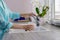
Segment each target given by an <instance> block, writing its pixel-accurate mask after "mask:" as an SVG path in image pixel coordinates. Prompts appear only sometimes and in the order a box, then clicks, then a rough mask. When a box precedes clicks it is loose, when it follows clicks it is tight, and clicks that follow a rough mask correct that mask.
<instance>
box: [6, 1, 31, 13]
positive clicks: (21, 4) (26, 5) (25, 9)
mask: <svg viewBox="0 0 60 40" xmlns="http://www.w3.org/2000/svg"><path fill="white" fill-rule="evenodd" d="M5 2H6V3H7V5H8V7H9V8H10V9H11V10H12V11H17V12H20V13H30V12H32V4H31V0H5Z"/></svg>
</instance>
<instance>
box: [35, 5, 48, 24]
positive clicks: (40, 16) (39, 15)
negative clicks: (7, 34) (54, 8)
mask: <svg viewBox="0 0 60 40" xmlns="http://www.w3.org/2000/svg"><path fill="white" fill-rule="evenodd" d="M35 10H36V13H37V16H38V17H39V19H40V24H43V23H44V16H45V15H46V14H47V11H48V10H49V7H48V6H43V7H42V12H40V10H39V8H38V7H36V8H35ZM38 17H37V19H38Z"/></svg>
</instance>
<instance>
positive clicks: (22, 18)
mask: <svg viewBox="0 0 60 40" xmlns="http://www.w3.org/2000/svg"><path fill="white" fill-rule="evenodd" d="M18 20H25V17H20V18H17V19H14V21H18Z"/></svg>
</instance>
